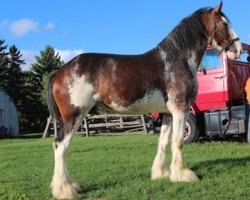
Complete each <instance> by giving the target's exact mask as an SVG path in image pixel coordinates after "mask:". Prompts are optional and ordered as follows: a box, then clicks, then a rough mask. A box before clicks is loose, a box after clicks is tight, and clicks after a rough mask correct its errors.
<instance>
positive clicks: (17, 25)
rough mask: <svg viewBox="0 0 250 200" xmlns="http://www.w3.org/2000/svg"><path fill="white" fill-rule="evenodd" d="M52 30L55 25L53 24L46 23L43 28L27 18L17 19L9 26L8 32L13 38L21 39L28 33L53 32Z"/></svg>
mask: <svg viewBox="0 0 250 200" xmlns="http://www.w3.org/2000/svg"><path fill="white" fill-rule="evenodd" d="M54 28H55V24H54V23H53V22H48V23H47V24H46V25H45V26H41V25H39V23H38V22H36V21H33V20H31V19H27V18H23V19H19V20H17V21H14V22H12V23H10V24H9V30H10V32H11V34H12V35H13V36H15V37H22V36H24V35H26V34H28V33H29V32H38V31H44V30H53V29H54Z"/></svg>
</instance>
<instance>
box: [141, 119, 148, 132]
mask: <svg viewBox="0 0 250 200" xmlns="http://www.w3.org/2000/svg"><path fill="white" fill-rule="evenodd" d="M141 121H142V125H143V130H144V132H145V133H146V134H147V133H148V131H147V127H146V122H145V119H144V116H143V115H141Z"/></svg>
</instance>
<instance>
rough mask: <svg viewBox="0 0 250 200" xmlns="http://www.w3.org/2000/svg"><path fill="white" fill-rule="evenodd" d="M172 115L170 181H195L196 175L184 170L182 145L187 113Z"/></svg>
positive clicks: (173, 113) (179, 112)
mask: <svg viewBox="0 0 250 200" xmlns="http://www.w3.org/2000/svg"><path fill="white" fill-rule="evenodd" d="M172 115H173V136H172V162H171V167H170V169H171V174H170V180H171V181H174V182H176V181H195V180H198V177H197V176H196V174H195V173H194V172H193V171H191V170H190V169H188V168H186V166H185V163H184V160H183V155H182V148H183V143H184V136H183V135H184V127H185V122H186V118H187V116H188V112H182V111H179V110H175V111H174V112H172Z"/></svg>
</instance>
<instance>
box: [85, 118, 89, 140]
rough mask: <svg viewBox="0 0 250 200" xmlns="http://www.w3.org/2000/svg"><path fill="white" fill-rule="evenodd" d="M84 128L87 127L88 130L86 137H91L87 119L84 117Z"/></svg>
mask: <svg viewBox="0 0 250 200" xmlns="http://www.w3.org/2000/svg"><path fill="white" fill-rule="evenodd" d="M84 126H85V129H86V136H87V137H89V125H88V119H87V117H84Z"/></svg>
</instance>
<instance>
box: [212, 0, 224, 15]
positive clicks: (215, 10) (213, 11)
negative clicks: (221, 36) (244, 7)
mask: <svg viewBox="0 0 250 200" xmlns="http://www.w3.org/2000/svg"><path fill="white" fill-rule="evenodd" d="M222 4H223V3H222V1H221V2H220V3H219V4H218V5H217V6H216V7H215V8H214V9H213V10H212V14H213V15H215V14H218V13H221V8H222Z"/></svg>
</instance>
